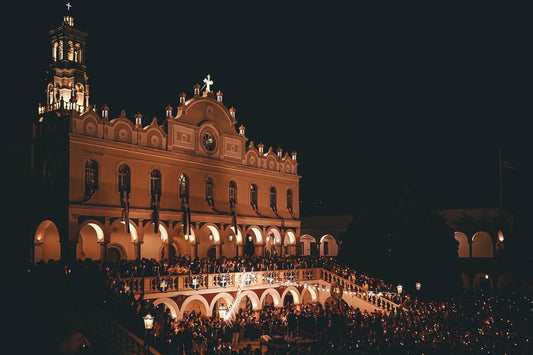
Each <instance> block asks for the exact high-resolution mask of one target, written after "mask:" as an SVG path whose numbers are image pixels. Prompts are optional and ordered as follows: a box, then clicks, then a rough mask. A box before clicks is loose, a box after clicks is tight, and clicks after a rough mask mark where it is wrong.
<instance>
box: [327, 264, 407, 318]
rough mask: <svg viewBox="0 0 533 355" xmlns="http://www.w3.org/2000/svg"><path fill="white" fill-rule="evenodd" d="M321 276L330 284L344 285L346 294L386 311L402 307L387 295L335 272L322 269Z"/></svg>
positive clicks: (395, 310)
mask: <svg viewBox="0 0 533 355" xmlns="http://www.w3.org/2000/svg"><path fill="white" fill-rule="evenodd" d="M320 278H321V279H322V280H324V281H326V282H328V283H330V284H333V283H336V284H338V285H339V286H341V287H342V289H343V293H344V294H348V295H351V296H356V297H358V298H360V299H362V300H364V301H366V302H368V303H370V304H372V305H374V306H376V307H377V308H379V309H382V310H384V311H386V312H397V311H398V310H399V308H400V305H398V304H396V303H394V302H392V301H391V300H389V299H387V298H386V297H384V296H380V295H379V294H378V293H374V292H370V291H368V290H366V289H365V288H363V287H361V286H359V285H357V284H355V283H353V282H351V281H349V280H347V279H345V278H344V277H342V276H339V275H337V274H335V273H334V272H331V271H328V270H325V269H320Z"/></svg>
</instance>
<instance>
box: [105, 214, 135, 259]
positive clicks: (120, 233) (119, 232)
mask: <svg viewBox="0 0 533 355" xmlns="http://www.w3.org/2000/svg"><path fill="white" fill-rule="evenodd" d="M129 227H130V232H129V233H128V232H127V229H126V223H125V222H124V221H120V220H117V221H115V222H113V224H112V225H111V235H110V236H109V243H110V245H111V244H114V245H119V246H120V248H121V252H122V253H121V254H122V255H121V258H128V257H131V258H135V249H134V247H133V242H137V241H138V240H139V237H138V233H137V227H136V226H135V225H134V224H133V222H131V221H130V222H129ZM108 250H109V248H108ZM112 253H113V252H112Z"/></svg>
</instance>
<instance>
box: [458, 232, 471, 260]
mask: <svg viewBox="0 0 533 355" xmlns="http://www.w3.org/2000/svg"><path fill="white" fill-rule="evenodd" d="M455 240H456V241H457V243H459V246H458V248H457V255H458V256H459V257H460V258H468V257H470V251H469V249H470V245H469V244H468V237H467V236H466V234H464V233H462V232H455Z"/></svg>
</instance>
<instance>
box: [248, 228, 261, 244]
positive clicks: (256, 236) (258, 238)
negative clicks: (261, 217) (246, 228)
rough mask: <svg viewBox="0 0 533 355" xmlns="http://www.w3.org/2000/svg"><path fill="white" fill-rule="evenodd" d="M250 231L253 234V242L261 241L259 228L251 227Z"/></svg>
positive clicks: (259, 242) (258, 242)
mask: <svg viewBox="0 0 533 355" xmlns="http://www.w3.org/2000/svg"><path fill="white" fill-rule="evenodd" d="M250 231H251V232H252V233H253V234H254V236H255V243H256V244H261V243H262V242H263V235H262V234H261V230H260V229H259V228H257V227H251V228H250Z"/></svg>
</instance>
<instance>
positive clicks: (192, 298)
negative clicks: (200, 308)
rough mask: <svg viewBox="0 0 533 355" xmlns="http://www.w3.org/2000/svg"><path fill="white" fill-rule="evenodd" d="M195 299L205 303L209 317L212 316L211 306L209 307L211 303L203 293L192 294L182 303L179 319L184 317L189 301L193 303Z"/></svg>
mask: <svg viewBox="0 0 533 355" xmlns="http://www.w3.org/2000/svg"><path fill="white" fill-rule="evenodd" d="M193 301H200V303H202V304H203V305H204V307H205V312H206V313H207V317H211V315H212V314H211V308H210V307H209V303H207V301H206V300H205V298H204V297H203V296H201V295H192V296H189V297H187V299H186V300H185V302H183V304H182V305H181V310H180V312H179V318H178V319H183V313H184V312H185V310H186V309H187V306H188V305H189V303H191V302H193Z"/></svg>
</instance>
